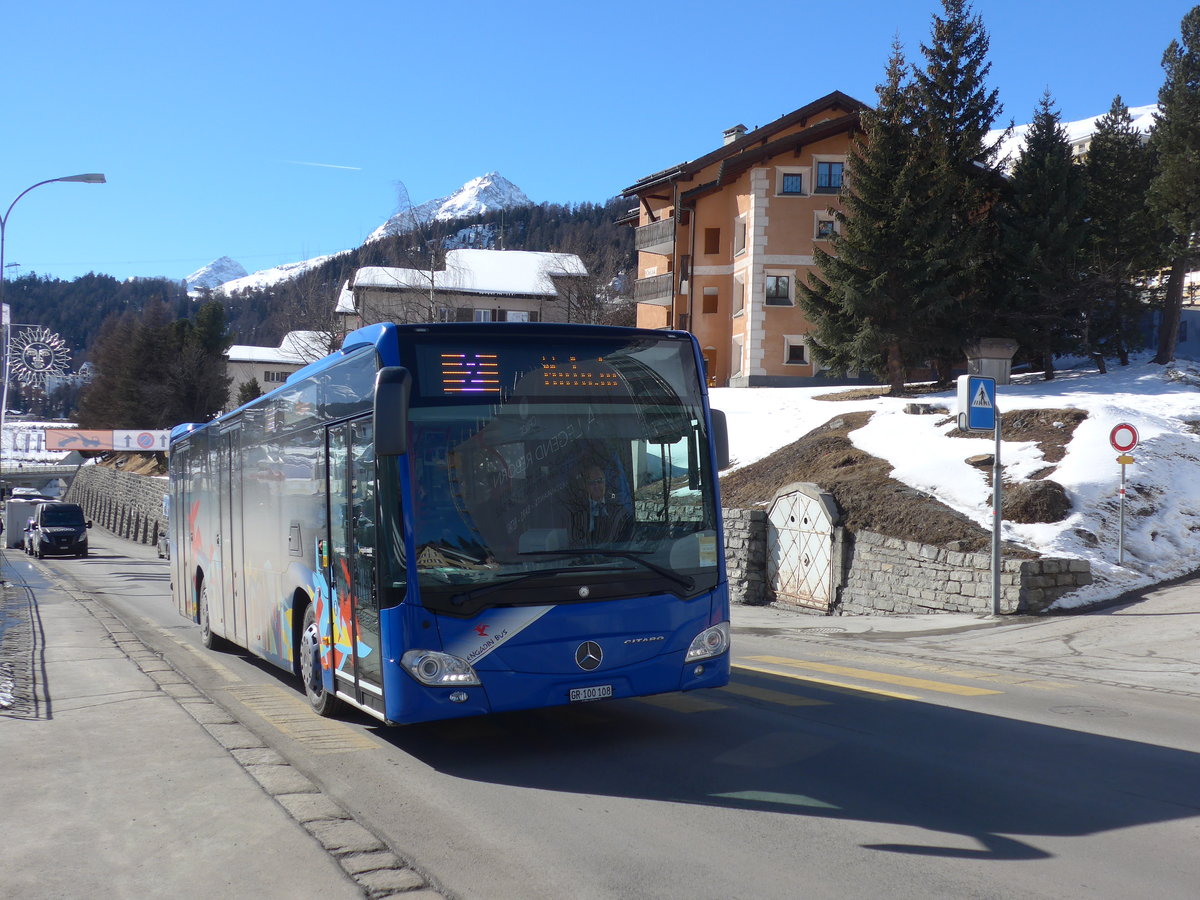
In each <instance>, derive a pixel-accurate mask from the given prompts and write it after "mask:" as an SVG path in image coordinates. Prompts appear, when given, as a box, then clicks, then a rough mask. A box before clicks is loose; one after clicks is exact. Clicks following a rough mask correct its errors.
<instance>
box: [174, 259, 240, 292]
mask: <svg viewBox="0 0 1200 900" xmlns="http://www.w3.org/2000/svg"><path fill="white" fill-rule="evenodd" d="M246 274H247V273H246V270H245V269H244V268H243V267H242V264H241V263H239V262H238V261H237V260H235V259H230V258H229V257H228V256H222V257H221V258H220V259H214V260H213V261H212V262H210V263H209V264H208V265H207V266H201V267H200V268H199V269H197V270H196V271H195V272H193V273H192V274H191V275H189V276H187V278H185V279H183V280H184V281H185V282H186V283H187V289H188V290H189V291H197V290H202V289H204V288H208V289H209V290H214V289H216V288H217V287H219V286H220V285H222V284H224V283H225V282H226V281H232V280H233V279H235V278H243V277H245V275H246Z"/></svg>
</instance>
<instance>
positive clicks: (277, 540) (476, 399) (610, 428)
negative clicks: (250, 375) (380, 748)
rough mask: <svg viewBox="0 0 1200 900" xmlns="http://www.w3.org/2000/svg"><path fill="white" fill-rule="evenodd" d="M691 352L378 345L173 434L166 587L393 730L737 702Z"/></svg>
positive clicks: (206, 617)
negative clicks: (672, 702)
mask: <svg viewBox="0 0 1200 900" xmlns="http://www.w3.org/2000/svg"><path fill="white" fill-rule="evenodd" d="M702 371H703V363H702V358H701V355H700V351H699V348H698V346H697V344H696V342H695V340H694V339H693V338H692V337H691V335H689V334H686V333H683V332H674V331H650V330H644V329H632V328H610V327H600V326H587V325H560V324H549V323H497V324H491V323H489V324H483V325H480V324H471V323H462V324H439V325H395V324H391V323H385V324H379V325H371V326H368V327H365V328H361V329H359V330H357V331H354V332H352V333H351V334H349V335H347V337H346V338H345V341H344V343H343V346H342V348H341V349H340V350H338V351H335V352H334V353H332V354H330V355H329V356H328V357H326V358H325V359H323V360H320V361H319V362H315V363H312V364H311V365H308V366H306V367H304V368H302V369H300V370H299V371H298V372H296V373H294V374H293V375H291V376H290V377H289V378H288V380H287V382H286V383H284V384H283V385H281V386H280V387H278V388H276V389H275V390H273V391H271V392H270V393H268V394H266V395H264V396H262V397H259V398H258V399H256V400H254V401H252V402H250V403H247V404H246V405H244V406H242V407H239V408H238V409H235V410H234V411H232V412H230V413H228V414H226V415H223V416H221V417H220V418H217V419H215V420H214V421H212V422H207V423H205V424H201V425H180V426H178V427H176V428H175V429H174V430H173V431H172V433H171V446H170V493H171V501H170V508H171V510H172V515H171V522H170V524H171V528H172V536H171V540H172V554H171V565H172V589H173V593H174V597H175V601H176V603H177V605H178V608H179V611H180V612H181V613H182V614H183V615H184V616H185V617H187V618H189V619H191V620H192V621H194V622H197V623H198V624H199V625H200V626H201V635H202V640H203V642H204V644H205V646H208V647H214V646H217V645H220V644H231V645H235V646H239V647H243V648H245V649H246V650H248V651H250V652H251V653H253V654H255V655H256V656H259V657H261V658H263V659H265V660H267V661H269V662H271V663H273V664H275V665H277V666H280V667H281V668H283V669H286V670H288V671H290V672H293V673H294V674H295V675H297V676H298V677H299V678H300V680H301V682H302V683H303V686H304V690H305V693H306V694H307V697H308V700H309V703H310V704H311V706H312V708H313V709H314V710H315V711H316V712H317V713H319V714H321V715H331V714H334V713H335V712H336V711H337V710H338V709H339V708H340V707H341V706H342V704H348V705H349V706H353V707H355V708H357V709H360V710H363V711H365V712H367V713H369V714H370V715H372V716H375V717H377V718H379V719H381V720H383V721H384V722H387V723H394V724H402V723H412V722H422V721H430V720H437V719H446V718H452V717H461V716H472V715H480V714H484V713H493V712H500V711H507V710H519V709H530V708H537V707H545V706H553V705H557V704H568V703H579V702H586V701H593V700H602V699H608V698H622V697H636V696H643V695H647V694H659V693H666V692H672V691H688V690H694V689H696V688H709V687H718V686H720V685H724V684H726V683H727V682H728V680H729V594H728V587H727V582H726V575H725V559H724V552H723V541H722V527H721V509H720V503H719V502H718V495H717V473H718V470H719V468H720V467H721V466H722V465H725V464H727V463H726V462H725V458H726V457H727V456H728V450H727V437H726V433H725V423H724V418H723V416H722V415H721V414H720V413H719V412H715V411H711V410H710V409H709V406H708V394H707V389H706V387H705V382H704V378H703V377H702V374H701V373H702Z"/></svg>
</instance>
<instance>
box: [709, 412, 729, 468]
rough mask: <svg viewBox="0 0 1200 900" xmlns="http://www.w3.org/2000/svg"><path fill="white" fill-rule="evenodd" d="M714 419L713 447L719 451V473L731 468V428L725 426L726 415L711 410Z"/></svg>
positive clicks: (711, 416)
mask: <svg viewBox="0 0 1200 900" xmlns="http://www.w3.org/2000/svg"><path fill="white" fill-rule="evenodd" d="M708 412H709V416H710V418H711V419H712V436H713V447H714V448H715V449H716V451H717V471H720V470H722V469H728V468H729V427H728V426H727V425H726V424H725V413H724V412H722V411H721V410H719V409H710V410H709V411H708Z"/></svg>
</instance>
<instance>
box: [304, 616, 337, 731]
mask: <svg viewBox="0 0 1200 900" xmlns="http://www.w3.org/2000/svg"><path fill="white" fill-rule="evenodd" d="M300 680H301V681H303V682H304V693H305V696H307V697H308V705H309V706H311V707H312V708H313V712H315V713H316V714H317V715H319V716H332V715H335V714H336V713H337V711H338V707H339V706H340V705H341V704H340V703H338V700H337V698H336V697H334V696H333V695H332V694H331V693H330V692H329V691H327V690H325V682H324V680H323V679H322V677H321V631H320V629H319V628H317V613H316V610H315V609H313V605H312V604H311V603H310V604H308V606H306V607H304V628H303V630H302V631H301V632H300Z"/></svg>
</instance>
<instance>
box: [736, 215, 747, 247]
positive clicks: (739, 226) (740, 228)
mask: <svg viewBox="0 0 1200 900" xmlns="http://www.w3.org/2000/svg"><path fill="white" fill-rule="evenodd" d="M745 252H746V220H745V218H741V219H738V220H737V221H736V222H734V223H733V255H734V256H737V255H738V254H739V253H745Z"/></svg>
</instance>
